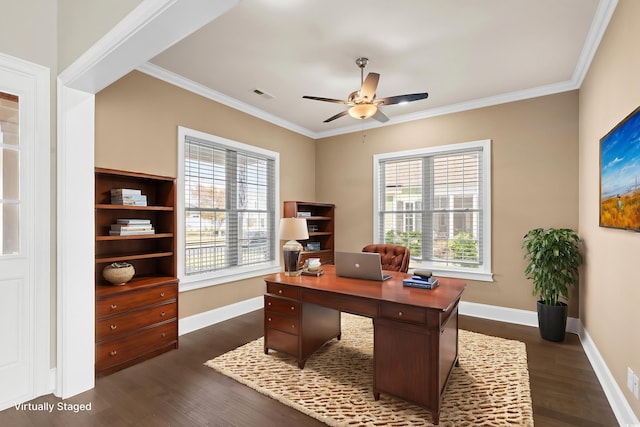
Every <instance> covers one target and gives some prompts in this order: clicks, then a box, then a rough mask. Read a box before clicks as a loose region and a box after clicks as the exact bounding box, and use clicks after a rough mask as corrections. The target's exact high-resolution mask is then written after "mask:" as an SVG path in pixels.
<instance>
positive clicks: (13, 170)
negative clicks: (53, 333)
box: [0, 56, 51, 410]
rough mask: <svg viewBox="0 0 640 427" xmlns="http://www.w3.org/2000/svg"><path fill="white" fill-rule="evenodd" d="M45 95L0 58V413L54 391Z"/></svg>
mask: <svg viewBox="0 0 640 427" xmlns="http://www.w3.org/2000/svg"><path fill="white" fill-rule="evenodd" d="M43 76H45V84H43V82H42V77H43ZM48 87H49V84H48V71H47V69H43V68H42V67H39V66H36V65H33V64H28V63H25V62H23V61H20V60H17V59H14V58H10V57H6V56H2V57H0V325H1V327H0V343H1V345H0V410H2V409H5V408H7V407H10V406H12V405H15V404H16V403H19V402H23V401H25V400H29V399H32V398H33V397H36V396H38V395H41V394H45V393H47V392H48V390H50V386H49V384H48V370H49V360H50V350H49V328H50V326H49V323H50V310H49V295H50V294H51V284H50V283H51V280H50V260H49V257H50V248H49V246H50V236H49V230H50V221H51V218H50V210H49V207H48V206H49V200H50V196H49V192H50V191H49V182H50V176H48V175H49V170H50V169H49V151H50V143H49V134H48V132H49V130H48V124H49V117H48V114H49V107H48V102H49V101H48V99H49V96H50V95H49V93H48ZM42 92H46V93H42ZM43 103H44V104H46V105H39V104H43ZM43 113H45V114H46V115H47V117H40V116H41V115H42V114H43ZM45 128H46V131H45ZM43 168H44V170H43ZM43 353H44V354H43Z"/></svg>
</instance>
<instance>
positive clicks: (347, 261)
mask: <svg viewBox="0 0 640 427" xmlns="http://www.w3.org/2000/svg"><path fill="white" fill-rule="evenodd" d="M335 263H336V276H341V277H352V278H355V279H366V280H379V281H382V280H387V279H389V278H391V276H390V275H383V274H382V264H381V263H380V254H378V253H372V252H336V257H335Z"/></svg>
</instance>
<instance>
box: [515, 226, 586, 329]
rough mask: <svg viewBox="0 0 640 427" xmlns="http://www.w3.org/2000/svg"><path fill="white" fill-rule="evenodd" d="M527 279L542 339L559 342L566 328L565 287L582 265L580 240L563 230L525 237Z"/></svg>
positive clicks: (574, 279)
mask: <svg viewBox="0 0 640 427" xmlns="http://www.w3.org/2000/svg"><path fill="white" fill-rule="evenodd" d="M522 247H523V248H524V249H525V251H526V254H525V259H526V260H527V262H528V263H527V266H526V268H525V269H524V273H525V276H526V277H527V279H531V281H533V294H534V295H539V298H540V299H539V300H538V304H537V307H538V326H539V329H540V335H541V336H542V338H544V339H546V340H549V341H563V340H564V334H565V329H566V325H567V304H566V302H563V301H561V298H562V299H564V300H565V301H566V300H567V299H568V298H569V287H571V286H575V285H576V284H577V282H578V269H579V267H580V265H581V264H582V262H583V258H582V254H581V253H580V238H579V237H578V235H577V234H576V233H575V232H574V231H573V230H571V229H567V228H549V229H543V228H535V229H533V230H530V231H529V232H528V233H527V234H525V236H524V238H523V243H522Z"/></svg>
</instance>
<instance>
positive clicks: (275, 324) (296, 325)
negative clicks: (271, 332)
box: [265, 312, 300, 334]
mask: <svg viewBox="0 0 640 427" xmlns="http://www.w3.org/2000/svg"><path fill="white" fill-rule="evenodd" d="M265 323H266V324H265V326H266V327H267V328H270V329H278V330H279V331H282V332H288V333H290V334H297V333H298V330H299V329H300V322H299V320H298V318H297V317H289V316H283V315H281V314H276V313H272V312H267V313H266V314H265Z"/></svg>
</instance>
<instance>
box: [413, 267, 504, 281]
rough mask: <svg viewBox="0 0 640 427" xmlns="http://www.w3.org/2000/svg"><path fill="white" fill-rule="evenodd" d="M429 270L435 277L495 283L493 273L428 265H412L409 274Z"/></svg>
mask: <svg viewBox="0 0 640 427" xmlns="http://www.w3.org/2000/svg"><path fill="white" fill-rule="evenodd" d="M416 269H419V270H429V271H430V272H431V273H432V274H433V275H434V276H435V277H450V278H453V279H462V280H477V281H479V282H493V273H491V272H484V271H471V270H469V271H460V270H451V269H445V268H438V267H432V266H428V265H415V266H414V265H411V266H410V268H409V273H413V271H414V270H416Z"/></svg>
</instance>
